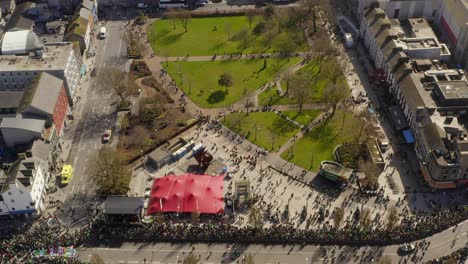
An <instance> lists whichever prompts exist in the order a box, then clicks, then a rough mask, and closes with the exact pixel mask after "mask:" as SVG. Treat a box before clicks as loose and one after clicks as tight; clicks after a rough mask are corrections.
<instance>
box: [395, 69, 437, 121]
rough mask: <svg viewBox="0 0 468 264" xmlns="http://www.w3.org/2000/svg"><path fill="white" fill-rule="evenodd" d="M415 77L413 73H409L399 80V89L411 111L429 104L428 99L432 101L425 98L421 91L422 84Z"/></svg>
mask: <svg viewBox="0 0 468 264" xmlns="http://www.w3.org/2000/svg"><path fill="white" fill-rule="evenodd" d="M415 77H416V76H415V75H414V74H410V75H407V76H406V77H405V78H403V80H402V81H401V82H400V90H401V92H402V93H403V95H404V98H405V99H406V103H407V105H408V107H409V108H410V109H411V111H412V112H413V113H414V112H416V111H417V110H418V109H421V108H424V107H429V106H431V102H430V101H432V100H431V99H430V98H425V96H426V95H425V94H424V93H423V92H422V91H421V89H423V88H422V84H421V82H420V81H419V80H416V79H415ZM432 103H433V102H432Z"/></svg>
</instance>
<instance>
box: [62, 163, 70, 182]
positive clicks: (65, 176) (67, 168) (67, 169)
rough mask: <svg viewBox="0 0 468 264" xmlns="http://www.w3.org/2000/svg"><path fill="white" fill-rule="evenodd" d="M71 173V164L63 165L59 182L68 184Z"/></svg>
mask: <svg viewBox="0 0 468 264" xmlns="http://www.w3.org/2000/svg"><path fill="white" fill-rule="evenodd" d="M72 175H73V167H72V165H69V164H67V165H63V168H62V179H61V183H62V184H63V185H66V184H68V183H69V182H70V180H71V178H72Z"/></svg>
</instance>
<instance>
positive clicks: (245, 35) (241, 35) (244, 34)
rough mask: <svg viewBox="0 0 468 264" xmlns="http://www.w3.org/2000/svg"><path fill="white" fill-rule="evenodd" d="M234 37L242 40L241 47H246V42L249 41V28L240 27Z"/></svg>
mask: <svg viewBox="0 0 468 264" xmlns="http://www.w3.org/2000/svg"><path fill="white" fill-rule="evenodd" d="M236 38H237V39H238V40H240V41H241V42H242V44H243V49H246V48H247V42H248V41H249V30H248V29H247V28H242V29H241V30H240V31H239V32H237V34H236Z"/></svg>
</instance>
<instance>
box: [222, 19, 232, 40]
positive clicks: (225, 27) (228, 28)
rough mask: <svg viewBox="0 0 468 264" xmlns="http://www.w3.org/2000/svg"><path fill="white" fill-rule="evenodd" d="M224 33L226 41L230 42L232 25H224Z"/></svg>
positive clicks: (228, 23) (227, 23)
mask: <svg viewBox="0 0 468 264" xmlns="http://www.w3.org/2000/svg"><path fill="white" fill-rule="evenodd" d="M224 32H226V34H227V40H228V41H229V40H231V34H232V24H231V23H230V22H226V23H224Z"/></svg>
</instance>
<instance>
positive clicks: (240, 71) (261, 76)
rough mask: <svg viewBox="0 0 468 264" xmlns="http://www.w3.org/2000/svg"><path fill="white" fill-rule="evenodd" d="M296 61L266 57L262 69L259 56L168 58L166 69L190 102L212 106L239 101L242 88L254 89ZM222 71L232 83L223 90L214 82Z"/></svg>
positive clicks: (216, 81) (242, 91) (202, 105)
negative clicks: (183, 59)
mask: <svg viewBox="0 0 468 264" xmlns="http://www.w3.org/2000/svg"><path fill="white" fill-rule="evenodd" d="M299 61H300V58H298V57H294V58H283V59H279V58H272V59H266V62H267V67H266V68H265V69H264V70H262V68H263V65H264V60H263V59H255V60H224V61H192V62H190V61H189V62H187V61H182V62H169V64H168V67H167V70H168V73H169V74H170V75H171V77H172V78H173V79H174V80H175V81H176V82H177V83H178V84H179V87H181V89H182V90H184V92H185V93H186V94H187V95H188V96H189V97H190V99H191V100H192V101H193V102H195V103H196V104H198V105H199V106H201V107H204V108H215V107H225V106H229V105H231V104H232V103H235V102H237V101H239V99H241V98H242V97H243V96H244V93H245V91H247V92H252V91H255V90H256V89H258V88H260V87H261V86H262V85H263V84H265V83H267V82H269V81H271V80H272V79H273V78H275V77H276V76H277V75H278V74H279V72H281V71H284V70H286V69H287V68H288V67H291V66H292V65H293V64H295V63H297V62H299ZM164 65H165V64H164ZM223 73H229V74H231V75H232V78H233V86H232V87H229V88H228V92H227V93H226V88H224V87H220V86H219V85H218V79H219V76H220V75H221V74H223ZM181 77H182V82H181Z"/></svg>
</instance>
